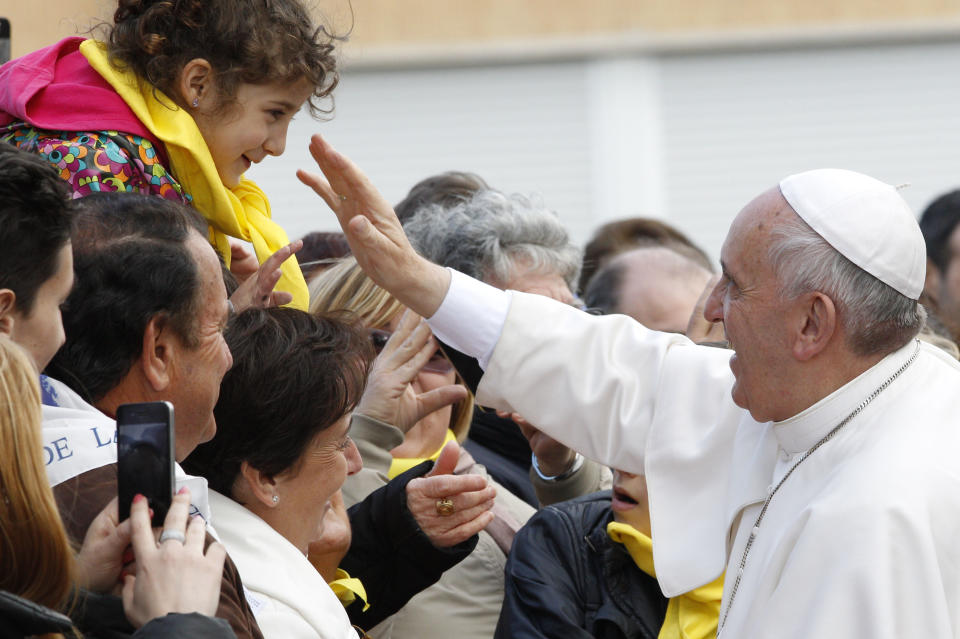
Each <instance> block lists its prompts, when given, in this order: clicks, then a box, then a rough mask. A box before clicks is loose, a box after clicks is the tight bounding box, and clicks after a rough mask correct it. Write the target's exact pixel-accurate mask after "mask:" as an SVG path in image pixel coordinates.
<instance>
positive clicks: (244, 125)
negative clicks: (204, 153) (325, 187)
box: [187, 79, 314, 189]
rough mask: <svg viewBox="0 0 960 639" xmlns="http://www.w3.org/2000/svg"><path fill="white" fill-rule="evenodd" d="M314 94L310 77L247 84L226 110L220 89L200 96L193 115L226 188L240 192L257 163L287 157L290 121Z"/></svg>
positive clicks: (192, 110) (239, 90)
mask: <svg viewBox="0 0 960 639" xmlns="http://www.w3.org/2000/svg"><path fill="white" fill-rule="evenodd" d="M313 90H314V87H313V86H312V85H311V84H309V83H308V82H307V81H306V80H305V79H304V80H300V81H298V82H296V83H294V84H274V83H271V84H241V85H240V87H239V88H238V89H237V95H236V98H235V100H234V101H233V102H232V103H229V104H227V105H226V106H224V107H222V108H218V106H219V104H220V100H219V99H218V95H217V93H216V90H213V91H208V92H207V93H205V94H203V97H201V98H199V100H200V104H199V106H198V107H196V108H191V109H190V111H191V113H192V115H193V118H194V120H195V121H196V123H197V127H198V128H199V129H200V133H201V134H202V135H203V139H204V141H205V142H206V143H207V148H208V149H209V150H210V155H211V156H212V157H213V163H214V165H216V167H217V173H218V174H219V175H220V180H221V181H222V182H223V184H224V186H226V187H227V188H231V189H232V188H235V187H236V186H237V185H239V184H240V177H241V176H242V175H243V174H244V173H245V172H246V171H247V169H249V168H250V165H251V164H255V163H257V162H260V161H261V160H263V159H264V158H265V157H267V156H268V155H280V154H282V153H283V151H284V148H285V147H286V143H287V129H288V127H289V126H290V121H291V120H292V119H293V116H295V115H296V114H297V112H298V111H300V108H301V107H302V106H303V104H304V102H306V101H307V98H308V97H310V95H311V94H312V93H313ZM189 96H190V94H189V92H188V98H189V99H188V100H187V102H188V104H192V98H190V97H189Z"/></svg>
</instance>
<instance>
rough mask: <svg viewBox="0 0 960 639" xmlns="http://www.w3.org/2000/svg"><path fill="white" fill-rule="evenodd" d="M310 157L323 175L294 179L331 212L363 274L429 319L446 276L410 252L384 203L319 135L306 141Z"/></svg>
mask: <svg viewBox="0 0 960 639" xmlns="http://www.w3.org/2000/svg"><path fill="white" fill-rule="evenodd" d="M310 154H311V155H312V156H313V159H314V160H316V162H317V165H318V166H319V167H320V170H321V171H323V175H322V176H321V175H317V174H316V173H311V172H308V171H304V170H302V169H301V170H299V171H297V177H298V178H299V179H300V181H301V182H303V183H304V184H306V185H307V186H309V187H310V188H312V189H313V190H314V192H316V193H317V195H319V196H320V197H321V198H323V200H324V201H325V202H326V203H327V206H329V207H330V209H331V210H333V212H334V213H335V214H336V216H337V219H338V220H339V221H340V226H341V227H343V232H344V234H345V235H346V237H347V242H348V243H349V244H350V249H351V251H352V252H353V255H354V256H355V257H356V258H357V262H358V263H359V264H360V266H361V268H362V269H363V270H364V272H365V273H367V274H368V275H369V276H370V277H371V279H373V281H375V282H376V283H377V284H379V285H380V286H382V287H383V288H385V289H387V290H388V291H390V292H391V293H393V295H394V296H395V297H396V298H397V299H398V300H400V302H401V303H402V304H403V305H404V306H406V307H408V308H410V309H413V310H414V311H415V312H417V313H419V314H420V315H421V316H423V317H430V316H432V315H433V314H434V313H435V312H436V310H437V309H438V308H439V307H440V303H441V302H442V301H443V297H444V295H446V292H447V288H448V287H449V286H450V274H449V272H447V270H446V269H445V268H443V267H441V266H438V265H436V264H433V263H431V262H429V261H428V260H426V259H425V258H423V257H421V256H420V255H418V254H417V252H416V251H414V250H413V247H412V246H411V245H410V242H409V240H407V236H406V235H404V233H403V227H401V226H400V221H399V220H398V219H397V216H396V214H395V213H394V212H393V207H391V206H390V203H389V202H387V201H386V200H385V199H384V198H383V196H382V195H380V192H379V191H378V190H377V189H376V187H375V186H374V185H373V183H372V182H370V179H369V178H368V177H367V176H366V175H365V174H364V173H363V172H362V171H361V170H360V169H359V168H358V167H357V166H356V165H355V164H354V163H353V162H351V161H350V160H349V159H348V158H347V157H345V156H343V155H341V154H340V153H338V152H337V151H335V150H334V149H333V147H331V146H330V145H329V144H328V143H327V141H326V140H324V139H323V137H322V136H320V135H319V134H315V135H314V136H313V137H312V138H311V139H310ZM324 176H326V177H324Z"/></svg>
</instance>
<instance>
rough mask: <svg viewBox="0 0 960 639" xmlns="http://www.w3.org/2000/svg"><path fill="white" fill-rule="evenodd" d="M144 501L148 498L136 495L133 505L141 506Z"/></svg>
mask: <svg viewBox="0 0 960 639" xmlns="http://www.w3.org/2000/svg"><path fill="white" fill-rule="evenodd" d="M144 499H146V497H144V496H143V495H141V494H140V493H137V494H136V495H134V496H133V503H135V504H139V503H140V502H142V501H143V500H144Z"/></svg>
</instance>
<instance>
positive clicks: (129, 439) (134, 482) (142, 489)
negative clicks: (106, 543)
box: [117, 402, 174, 528]
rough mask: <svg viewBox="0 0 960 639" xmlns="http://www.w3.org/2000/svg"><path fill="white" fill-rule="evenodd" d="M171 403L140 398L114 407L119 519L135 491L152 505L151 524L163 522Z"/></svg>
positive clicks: (169, 484)
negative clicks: (142, 400) (140, 399)
mask: <svg viewBox="0 0 960 639" xmlns="http://www.w3.org/2000/svg"><path fill="white" fill-rule="evenodd" d="M173 483H174V475H173V404H171V403H170V402H142V403H139V404H123V405H121V406H120V407H118V408H117V492H118V493H119V497H120V521H123V520H124V519H127V518H128V517H129V516H130V503H131V502H132V501H133V498H134V496H136V495H137V494H140V495H143V496H144V497H146V498H147V503H148V505H149V506H150V508H152V509H153V519H152V520H151V523H152V525H153V527H155V528H156V527H158V526H162V525H163V520H164V518H165V517H166V516H167V510H169V509H170V500H171V499H172V498H173Z"/></svg>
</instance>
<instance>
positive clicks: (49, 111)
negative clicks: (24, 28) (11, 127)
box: [0, 37, 153, 140]
mask: <svg viewBox="0 0 960 639" xmlns="http://www.w3.org/2000/svg"><path fill="white" fill-rule="evenodd" d="M83 41H84V38H79V37H72V38H65V39H63V40H61V41H60V42H57V43H56V44H53V45H50V46H48V47H44V48H43V49H39V50H37V51H34V52H33V53H28V54H27V55H25V56H23V57H22V58H17V59H16V60H11V61H10V62H8V63H6V64H5V65H3V66H2V67H0V126H6V125H8V124H10V123H11V122H16V121H25V122H27V123H29V124H30V125H31V126H34V127H36V128H38V129H46V130H49V131H122V132H124V133H132V134H134V135H140V136H143V137H146V138H148V139H151V140H152V139H153V136H152V135H151V134H150V132H149V131H147V130H146V128H145V127H144V126H143V125H142V124H141V123H140V120H139V119H137V117H136V116H135V115H134V114H133V111H131V110H130V107H128V106H127V104H126V102H124V101H123V99H122V98H121V97H120V96H119V95H117V93H116V91H114V90H113V88H112V87H111V86H110V85H109V84H108V83H107V81H106V80H104V79H103V77H102V76H101V75H100V74H99V73H97V72H96V71H95V70H94V69H93V68H92V67H91V66H90V64H89V63H88V62H87V59H86V58H85V57H84V56H83V54H82V53H80V51H79V50H78V49H79V46H80V43H81V42H83Z"/></svg>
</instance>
